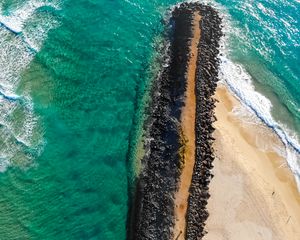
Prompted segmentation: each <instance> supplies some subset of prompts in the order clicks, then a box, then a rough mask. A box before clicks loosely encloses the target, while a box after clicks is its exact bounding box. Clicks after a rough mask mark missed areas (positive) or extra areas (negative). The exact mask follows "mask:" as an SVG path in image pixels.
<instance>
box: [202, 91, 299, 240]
mask: <svg viewBox="0 0 300 240" xmlns="http://www.w3.org/2000/svg"><path fill="white" fill-rule="evenodd" d="M215 97H216V99H217V100H218V101H219V103H217V106H216V109H215V111H216V117H217V119H218V120H217V121H216V122H215V124H214V125H215V128H216V131H215V138H216V141H215V144H214V149H215V152H216V159H215V161H214V168H213V174H214V175H215V177H214V178H213V179H212V181H211V183H210V194H211V198H210V199H209V201H208V212H209V214H210V216H209V218H208V220H207V225H206V231H207V232H208V233H207V235H206V236H205V237H204V240H225V239H226V240H227V239H228V240H271V239H272V240H279V239H280V240H299V239H300V195H299V193H298V191H297V187H296V183H295V180H294V177H293V175H292V174H291V172H290V170H289V169H288V167H287V164H286V161H285V159H283V158H282V157H280V156H279V155H278V154H276V153H275V152H274V151H273V150H272V148H271V146H277V147H281V148H282V147H283V146H282V143H281V142H280V141H279V139H278V137H277V136H276V135H275V134H274V133H273V132H272V131H271V130H270V129H268V128H267V127H265V126H264V125H263V124H262V123H259V121H258V120H257V123H256V124H254V123H253V121H245V120H246V119H241V118H239V117H237V115H236V114H234V113H233V112H232V110H233V108H240V107H241V105H240V103H239V102H238V101H237V99H236V98H235V97H233V96H232V95H231V94H230V93H229V91H228V90H227V89H226V88H225V87H224V86H219V87H218V89H217V92H216V95H215ZM252 120H253V119H252ZM261 146H263V148H264V149H262V150H260V148H261Z"/></svg>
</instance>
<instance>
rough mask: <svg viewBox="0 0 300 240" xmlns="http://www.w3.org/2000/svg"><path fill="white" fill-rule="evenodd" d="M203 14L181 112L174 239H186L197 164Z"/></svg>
mask: <svg viewBox="0 0 300 240" xmlns="http://www.w3.org/2000/svg"><path fill="white" fill-rule="evenodd" d="M200 20H201V16H200V14H199V13H198V12H196V13H195V14H194V21H193V29H194V31H193V34H194V36H193V38H192V40H191V46H190V53H191V57H190V60H189V66H188V70H187V86H186V92H185V101H184V103H185V106H184V107H183V110H182V113H181V138H182V142H184V143H183V147H182V149H181V151H182V154H181V158H182V161H183V165H182V167H183V168H182V172H181V176H180V180H179V189H178V192H176V194H175V226H174V239H176V240H180V239H185V229H186V217H185V216H186V212H187V203H188V197H189V187H190V185H191V181H192V176H193V168H194V164H195V117H196V95H195V78H196V68H197V57H198V44H199V40H200V36H201V30H200V28H199V22H200Z"/></svg>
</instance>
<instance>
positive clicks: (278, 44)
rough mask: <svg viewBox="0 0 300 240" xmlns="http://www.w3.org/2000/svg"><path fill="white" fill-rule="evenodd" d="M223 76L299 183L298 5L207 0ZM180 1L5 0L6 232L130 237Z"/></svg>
mask: <svg viewBox="0 0 300 240" xmlns="http://www.w3.org/2000/svg"><path fill="white" fill-rule="evenodd" d="M204 2H206V3H208V4H211V5H213V6H215V7H216V8H217V9H218V10H219V11H220V13H221V15H222V16H223V18H224V21H223V25H224V33H225V37H224V38H223V40H222V43H221V55H220V61H221V64H220V79H221V81H223V82H224V83H225V84H227V85H228V86H229V88H230V89H231V90H232V91H233V92H234V93H235V94H236V95H237V96H238V97H239V98H240V99H241V101H242V102H243V103H244V105H245V106H247V108H248V109H249V110H250V111H252V112H253V113H255V114H256V115H257V116H258V117H259V118H260V119H261V120H262V121H263V122H265V123H266V124H267V125H268V126H269V127H271V128H272V129H273V130H274V131H275V132H276V133H277V135H278V136H279V137H280V138H281V139H282V141H283V143H284V144H285V146H286V148H285V149H280V150H279V151H280V152H281V154H282V155H283V156H285V157H286V158H287V160H288V161H287V162H288V165H289V167H290V168H291V169H292V171H293V173H294V175H295V177H296V179H297V180H298V184H300V157H299V152H300V143H299V142H300V141H299V137H300V70H299V68H298V66H299V64H300V22H299V21H300V2H299V1H297V0H290V1H279V0H272V1H271V0H264V1H263V0H258V1H251V0H246V1H241V0H234V1H229V0H218V1H204ZM176 3H177V1H175V0H160V1H158V0H154V1H142V0H135V1H133V0H114V1H113V0H106V1H104V0H97V1H95V0H85V1H83V0H77V1H70V0H53V1H51V0H22V1H21V0H0V212H1V214H0V239H5V240H6V239H56V240H57V239H101V240H106V239H112V240H116V239H125V238H126V223H127V212H128V207H129V205H130V199H131V197H132V196H131V188H132V183H133V182H134V177H135V174H136V173H135V171H134V166H135V165H136V164H137V163H136V162H135V161H134V160H135V159H136V155H137V154H138V153H137V150H136V149H137V148H138V147H137V142H138V139H139V136H140V134H141V132H142V130H141V126H142V122H143V111H144V109H145V108H146V106H145V105H146V104H147V101H146V99H147V92H148V89H149V88H150V87H151V82H152V81H153V79H154V78H155V76H156V74H157V72H158V71H159V64H158V63H157V59H158V58H159V56H157V55H158V54H159V50H158V49H161V44H162V41H161V39H162V37H163V32H164V25H163V21H162V20H163V19H164V17H165V16H166V13H167V10H168V9H170V8H171V7H172V6H173V5H174V4H176Z"/></svg>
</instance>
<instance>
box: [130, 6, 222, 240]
mask: <svg viewBox="0 0 300 240" xmlns="http://www.w3.org/2000/svg"><path fill="white" fill-rule="evenodd" d="M195 11H198V12H200V15H201V16H202V18H201V22H200V25H199V26H200V27H201V32H202V34H201V39H200V43H199V46H198V51H199V53H198V59H197V65H198V66H197V71H196V80H197V82H196V89H195V93H196V94H197V96H196V104H197V106H196V111H197V112H196V133H195V134H196V159H195V166H194V172H193V178H192V184H191V187H190V197H189V201H188V211H187V216H186V220H187V231H186V239H199V237H202V236H203V227H204V221H205V220H206V218H207V215H208V214H207V211H206V210H205V205H206V200H207V198H208V197H209V193H208V183H209V180H210V178H211V173H210V169H211V167H212V161H213V158H214V157H213V156H214V155H213V149H212V146H211V144H212V141H213V138H212V135H211V133H212V132H213V127H212V122H213V120H214V115H213V109H214V101H213V99H212V95H213V93H214V91H215V88H216V82H217V67H218V61H217V54H218V50H217V48H218V41H219V38H220V36H221V29H220V18H219V17H218V15H217V13H216V12H215V11H214V10H213V8H211V7H208V6H204V5H201V4H196V3H182V4H180V5H178V6H176V7H175V8H174V9H173V10H172V13H171V18H170V21H169V23H168V25H169V26H171V27H170V32H169V34H168V40H169V42H170V47H169V50H168V52H167V56H166V58H168V59H169V60H168V64H164V67H163V68H162V71H161V73H160V74H159V76H158V78H157V79H156V80H155V81H154V82H153V85H152V90H151V102H150V104H149V112H148V115H149V117H148V119H147V121H146V124H145V132H146V133H147V134H146V137H145V140H144V148H145V152H146V154H145V156H144V157H143V159H142V170H141V173H140V175H139V178H138V179H137V186H136V192H135V199H134V201H133V207H132V211H131V215H130V221H129V226H128V239H138V240H139V239H153V240H158V239H162V240H164V239H166V240H167V239H168V240H169V239H172V238H173V237H174V236H173V227H174V222H175V219H174V194H175V192H176V190H177V188H178V181H179V178H180V173H181V167H182V166H181V164H182V163H181V158H180V154H179V149H180V147H181V144H182V142H181V139H180V117H181V111H182V107H183V106H184V94H185V90H186V82H187V68H188V63H189V59H190V41H191V37H192V35H193V28H192V22H193V15H194V13H195Z"/></svg>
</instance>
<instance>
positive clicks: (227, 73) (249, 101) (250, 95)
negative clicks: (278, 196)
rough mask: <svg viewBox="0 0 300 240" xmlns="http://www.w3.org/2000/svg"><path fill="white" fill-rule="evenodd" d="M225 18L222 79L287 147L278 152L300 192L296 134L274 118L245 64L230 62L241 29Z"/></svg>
mask: <svg viewBox="0 0 300 240" xmlns="http://www.w3.org/2000/svg"><path fill="white" fill-rule="evenodd" d="M221 12H222V18H223V25H224V26H223V32H224V36H223V37H222V40H221V44H220V45H221V47H220V54H219V59H220V69H219V78H220V80H221V82H223V83H224V84H225V85H226V86H227V87H228V89H229V90H230V91H231V92H232V93H233V94H234V95H235V96H236V97H237V98H238V99H239V100H240V102H241V103H242V104H243V106H245V107H246V109H248V110H249V111H250V112H252V113H253V114H255V115H256V116H257V117H258V118H259V119H260V120H261V121H262V122H263V123H264V124H266V125H267V126H268V127H269V128H271V129H272V130H273V131H274V132H275V133H276V134H277V136H278V137H279V138H280V140H281V141H282V143H283V144H284V147H285V149H276V150H277V152H278V153H279V154H280V155H281V156H282V157H284V158H285V159H286V160H287V164H288V166H289V168H290V169H291V171H292V172H293V174H294V176H295V179H296V182H297V185H298V189H299V190H300V144H299V138H298V136H297V135H296V133H293V132H292V131H291V130H290V129H289V128H288V126H286V125H284V124H283V123H280V122H278V121H276V120H275V119H274V117H273V116H272V109H273V105H272V103H271V101H270V100H269V99H268V98H267V97H266V96H264V95H262V94H261V93H259V92H257V91H256V90H255V87H254V85H253V79H252V77H251V75H250V74H249V73H248V72H247V70H246V69H245V68H244V66H243V65H241V64H239V63H237V62H234V61H233V60H231V59H230V54H229V52H230V47H229V36H230V35H231V34H235V33H236V31H238V29H234V28H232V27H231V22H230V17H229V15H227V14H226V12H224V9H221Z"/></svg>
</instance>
